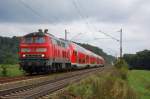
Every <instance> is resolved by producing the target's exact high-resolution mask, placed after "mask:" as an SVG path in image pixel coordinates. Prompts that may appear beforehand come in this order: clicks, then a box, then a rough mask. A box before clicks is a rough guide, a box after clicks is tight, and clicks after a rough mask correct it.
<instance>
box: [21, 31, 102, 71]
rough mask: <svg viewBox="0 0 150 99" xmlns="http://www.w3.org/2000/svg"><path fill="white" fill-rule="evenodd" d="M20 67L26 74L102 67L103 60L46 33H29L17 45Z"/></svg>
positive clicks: (73, 44) (71, 43)
mask: <svg viewBox="0 0 150 99" xmlns="http://www.w3.org/2000/svg"><path fill="white" fill-rule="evenodd" d="M19 49H20V51H19V59H20V66H21V68H23V70H25V71H26V72H28V73H40V72H45V73H47V72H51V71H62V70H68V69H69V70H70V69H75V68H76V69H77V68H86V67H94V66H103V65H104V59H103V58H102V57H100V56H98V55H96V54H94V53H92V52H90V51H88V50H86V49H84V48H83V47H81V46H79V45H77V44H75V43H73V42H71V41H65V40H63V39H59V38H56V37H55V36H53V35H51V34H49V33H47V30H45V31H44V32H42V30H39V32H34V33H29V34H27V35H25V36H23V37H22V40H21V42H20V45H19Z"/></svg>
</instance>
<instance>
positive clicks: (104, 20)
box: [0, 0, 150, 56]
mask: <svg viewBox="0 0 150 99" xmlns="http://www.w3.org/2000/svg"><path fill="white" fill-rule="evenodd" d="M39 28H42V29H45V28H46V29H49V32H50V33H51V34H54V35H55V36H56V37H61V38H63V37H64V30H65V29H67V31H68V32H69V33H68V39H70V40H73V41H78V42H83V43H89V44H92V45H96V46H98V47H100V48H102V49H103V50H104V51H105V52H107V53H109V54H112V55H115V56H116V55H119V43H118V42H116V41H115V40H112V39H109V37H107V36H105V35H104V34H102V33H101V32H99V31H103V32H105V33H107V34H109V35H111V36H113V37H115V38H117V39H119V30H120V29H121V28H122V29H123V52H124V53H136V52H137V51H141V50H144V49H150V44H149V43H150V0H0V36H22V35H24V34H27V33H30V32H34V31H37V30H38V29H39ZM98 38H101V39H98Z"/></svg>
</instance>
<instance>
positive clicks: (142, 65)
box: [124, 50, 150, 69]
mask: <svg viewBox="0 0 150 99" xmlns="http://www.w3.org/2000/svg"><path fill="white" fill-rule="evenodd" d="M124 59H125V60H126V62H127V63H128V64H129V66H130V68H134V69H150V50H144V51H140V52H137V53H136V54H125V55H124Z"/></svg>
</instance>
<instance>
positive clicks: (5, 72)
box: [0, 65, 24, 77]
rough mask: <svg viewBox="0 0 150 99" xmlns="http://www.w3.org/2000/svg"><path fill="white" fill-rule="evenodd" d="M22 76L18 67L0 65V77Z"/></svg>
mask: <svg viewBox="0 0 150 99" xmlns="http://www.w3.org/2000/svg"><path fill="white" fill-rule="evenodd" d="M23 74H24V72H23V71H22V70H20V69H19V66H18V65H0V77H16V76H21V75H23Z"/></svg>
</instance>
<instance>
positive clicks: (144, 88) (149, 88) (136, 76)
mask: <svg viewBox="0 0 150 99" xmlns="http://www.w3.org/2000/svg"><path fill="white" fill-rule="evenodd" d="M128 80H129V84H130V85H131V87H132V88H133V89H134V90H135V91H136V92H137V94H138V95H139V96H141V99H150V71H146V70H132V71H130V72H129V74H128Z"/></svg>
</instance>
